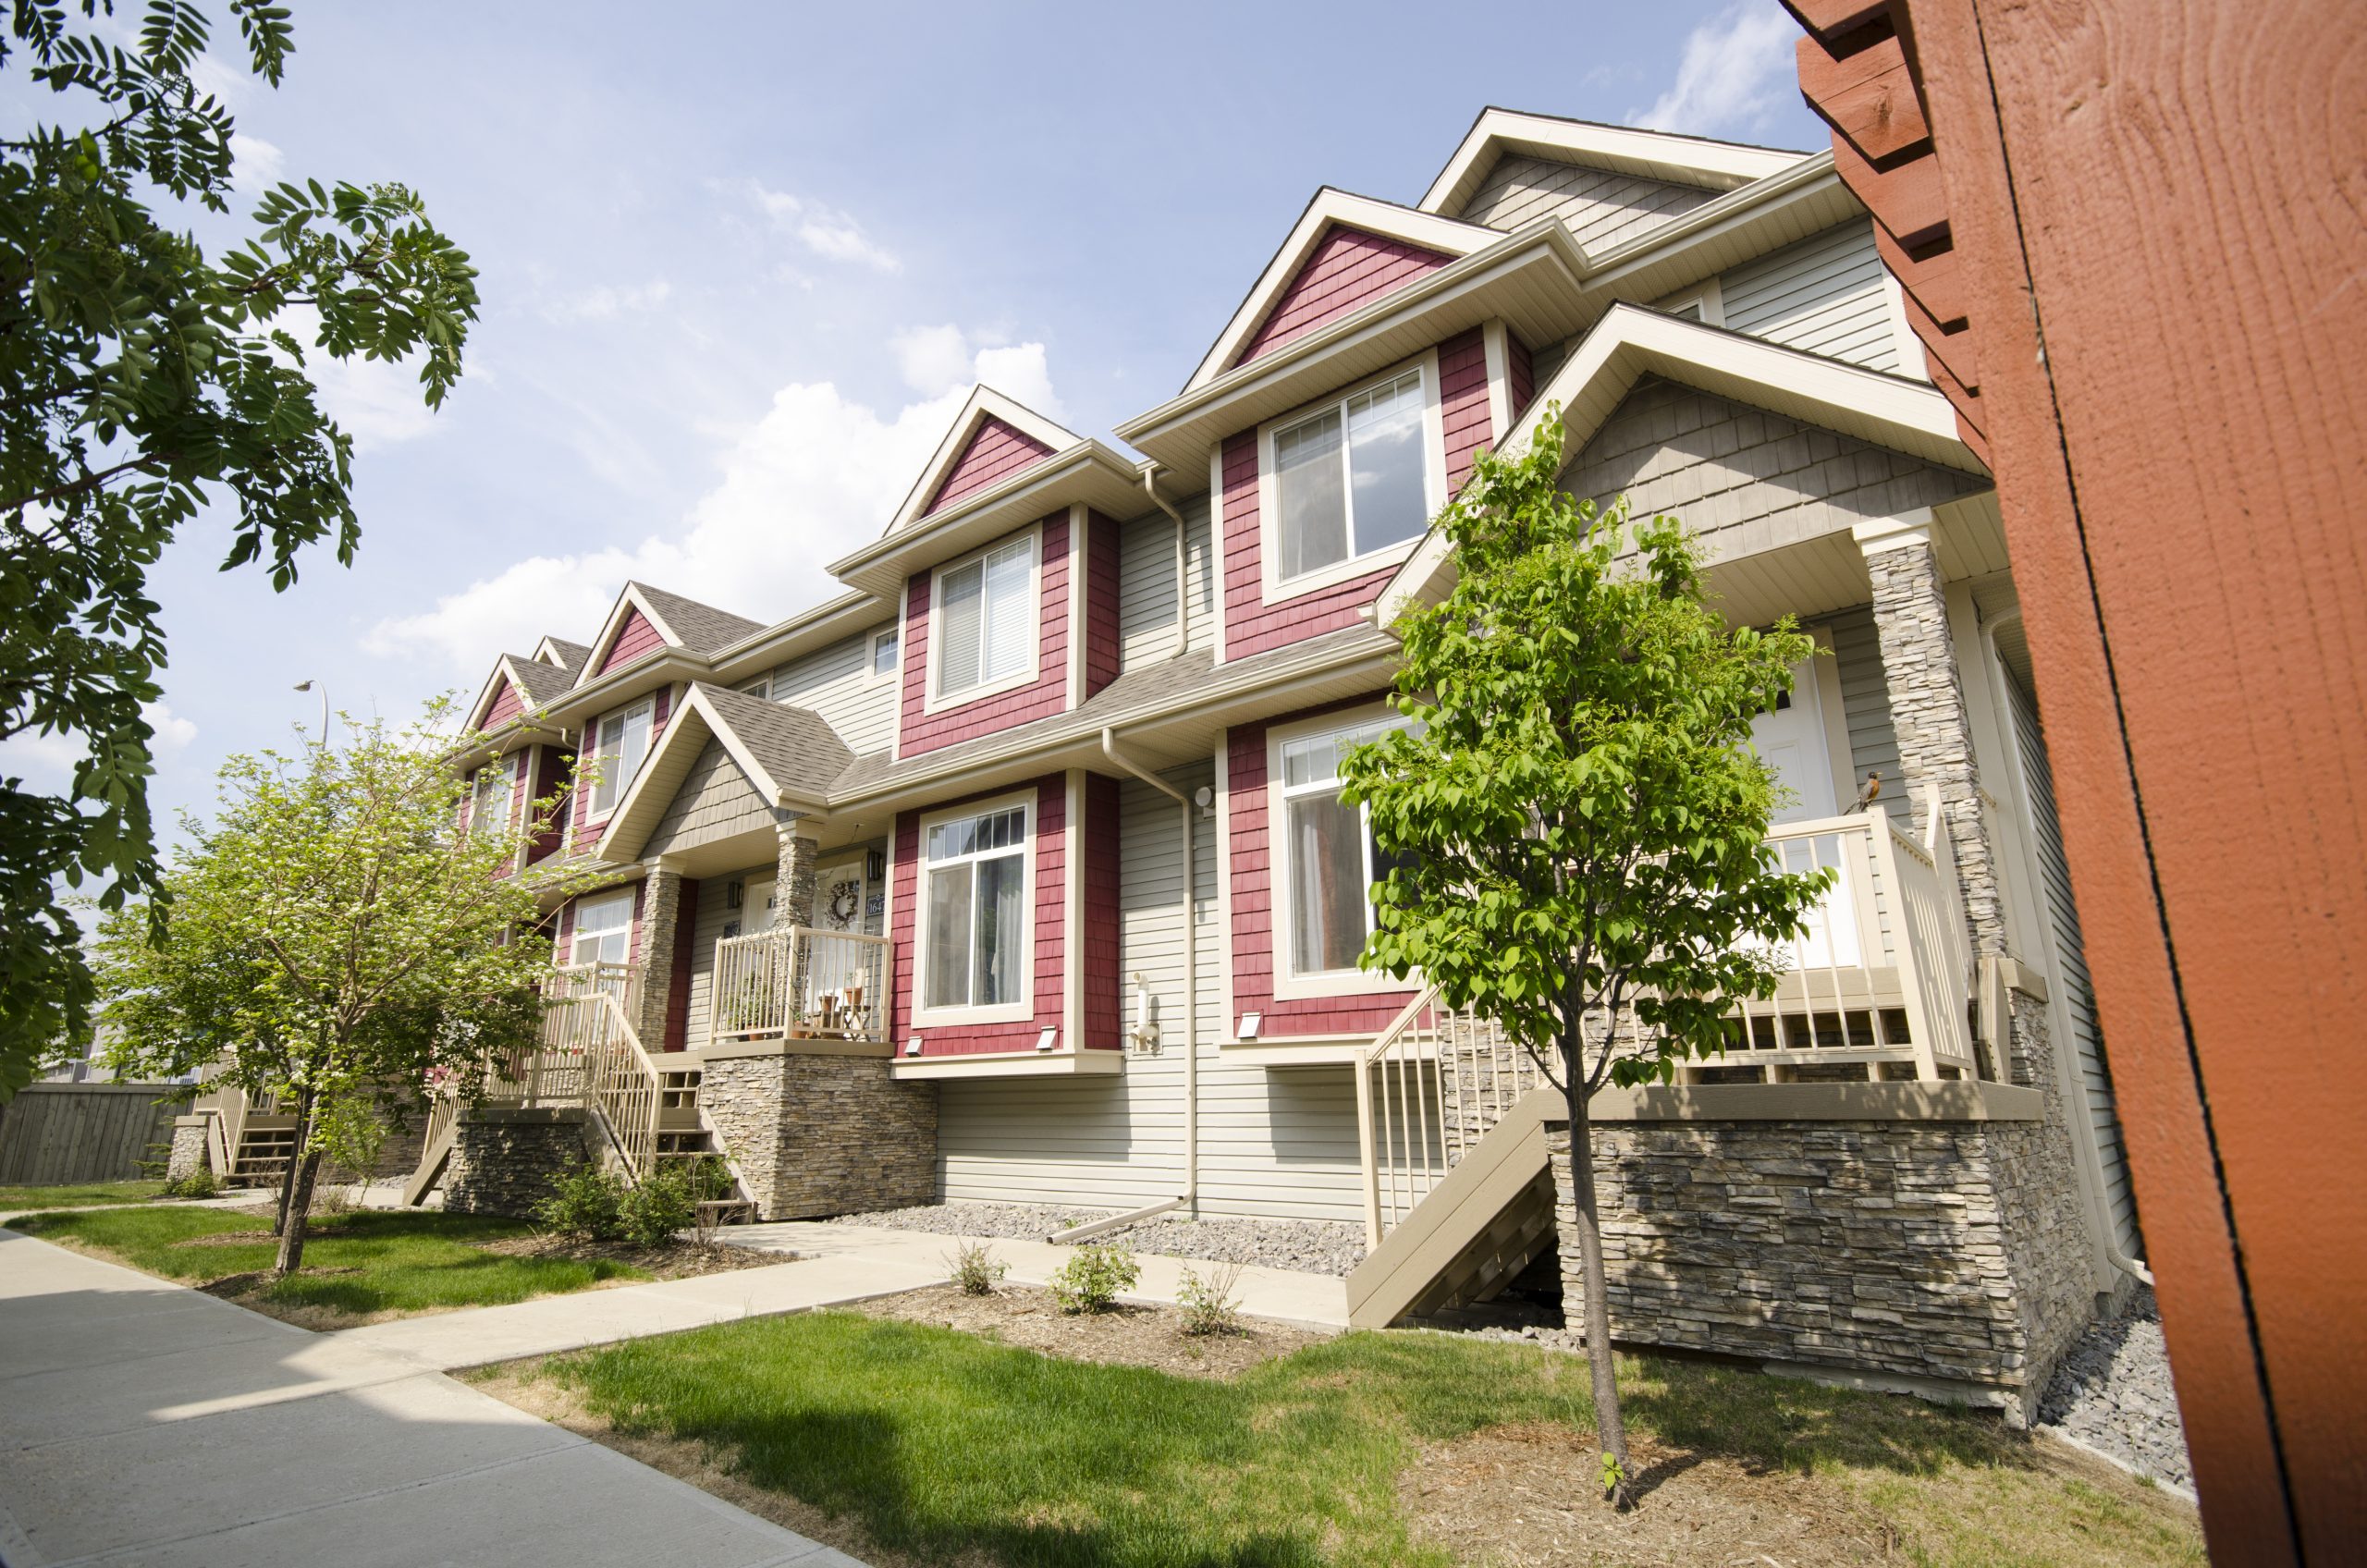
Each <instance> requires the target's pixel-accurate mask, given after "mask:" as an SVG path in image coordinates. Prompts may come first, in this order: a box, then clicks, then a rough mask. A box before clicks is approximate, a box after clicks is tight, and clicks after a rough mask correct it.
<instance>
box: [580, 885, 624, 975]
mask: <svg viewBox="0 0 2367 1568" xmlns="http://www.w3.org/2000/svg"><path fill="white" fill-rule="evenodd" d="M631 959H632V888H623V889H621V890H619V891H618V892H614V893H604V894H602V895H601V896H600V897H598V898H596V899H579V900H576V905H575V932H574V935H573V936H572V937H570V938H569V939H568V944H567V962H570V963H624V962H629V961H630V960H631Z"/></svg>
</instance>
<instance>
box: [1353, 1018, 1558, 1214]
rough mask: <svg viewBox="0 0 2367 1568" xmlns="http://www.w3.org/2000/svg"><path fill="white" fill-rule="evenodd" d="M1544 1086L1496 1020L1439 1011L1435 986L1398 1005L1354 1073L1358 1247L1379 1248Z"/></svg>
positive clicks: (1529, 1059)
mask: <svg viewBox="0 0 2367 1568" xmlns="http://www.w3.org/2000/svg"><path fill="white" fill-rule="evenodd" d="M1548 1086H1549V1085H1548V1084H1547V1081H1546V1078H1545V1074H1544V1072H1542V1070H1540V1069H1539V1067H1538V1065H1537V1060H1536V1059H1535V1058H1534V1057H1532V1056H1530V1055H1529V1054H1528V1051H1527V1048H1526V1047H1522V1046H1520V1045H1518V1044H1517V1043H1515V1041H1513V1040H1512V1039H1510V1038H1509V1037H1507V1036H1506V1035H1505V1034H1504V1032H1503V1030H1502V1028H1500V1027H1498V1025H1497V1023H1496V1021H1495V1020H1494V1019H1492V1018H1488V1017H1484V1016H1482V1015H1481V1014H1479V1013H1478V1012H1476V1011H1473V1010H1471V1009H1469V1008H1462V1009H1456V1008H1450V1007H1448V1006H1446V1005H1445V1004H1444V1003H1443V1002H1441V1000H1440V999H1439V992H1438V987H1437V986H1431V987H1429V989H1427V990H1425V991H1423V992H1422V994H1421V995H1419V996H1417V997H1416V998H1414V999H1413V1000H1412V1001H1410V1002H1408V1003H1406V1004H1405V1006H1404V1009H1403V1010H1402V1011H1399V1013H1398V1014H1397V1016H1396V1017H1395V1018H1394V1019H1392V1020H1391V1021H1390V1023H1389V1026H1388V1027H1387V1028H1385V1029H1383V1030H1382V1031H1381V1032H1380V1034H1379V1035H1376V1036H1374V1038H1373V1043H1372V1045H1371V1047H1369V1048H1368V1049H1367V1051H1366V1052H1365V1054H1364V1056H1363V1058H1362V1060H1360V1061H1359V1062H1358V1064H1357V1067H1356V1142H1357V1145H1358V1148H1359V1151H1360V1152H1361V1154H1362V1156H1363V1162H1364V1172H1363V1174H1364V1190H1365V1243H1366V1245H1367V1246H1368V1247H1371V1246H1378V1245H1380V1239H1381V1237H1382V1236H1384V1235H1386V1234H1388V1233H1389V1231H1391V1230H1392V1229H1393V1228H1394V1227H1395V1226H1396V1225H1397V1223H1398V1221H1400V1220H1402V1219H1404V1218H1405V1216H1406V1215H1408V1214H1411V1213H1412V1212H1413V1211H1414V1207H1415V1206H1416V1205H1417V1204H1419V1203H1420V1202H1421V1201H1422V1200H1423V1199H1424V1198H1426V1197H1428V1196H1429V1195H1430V1192H1431V1189H1433V1188H1435V1187H1436V1186H1437V1185H1438V1184H1439V1183H1440V1182H1443V1181H1445V1180H1446V1176H1447V1172H1448V1171H1450V1170H1453V1169H1454V1167H1455V1165H1456V1164H1457V1162H1459V1161H1460V1160H1461V1159H1462V1158H1463V1157H1464V1156H1465V1155H1466V1154H1468V1153H1470V1152H1471V1150H1472V1149H1473V1148H1475V1147H1477V1146H1478V1143H1479V1140H1480V1139H1482V1138H1484V1137H1486V1136H1487V1135H1488V1133H1489V1132H1490V1129H1492V1128H1493V1127H1494V1126H1495V1125H1496V1123H1498V1122H1499V1121H1502V1120H1503V1119H1504V1117H1505V1115H1506V1114H1507V1113H1509V1112H1510V1111H1511V1110H1512V1109H1513V1108H1514V1107H1515V1105H1517V1104H1519V1103H1520V1099H1521V1096H1523V1095H1526V1094H1527V1093H1528V1092H1529V1091H1530V1090H1532V1089H1538V1088H1544V1087H1548Z"/></svg>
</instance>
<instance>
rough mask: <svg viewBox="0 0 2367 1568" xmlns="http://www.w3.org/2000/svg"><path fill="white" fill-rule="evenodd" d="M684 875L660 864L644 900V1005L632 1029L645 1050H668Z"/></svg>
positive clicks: (644, 890) (652, 870)
mask: <svg viewBox="0 0 2367 1568" xmlns="http://www.w3.org/2000/svg"><path fill="white" fill-rule="evenodd" d="M682 913H683V911H682V874H681V872H679V871H676V870H674V869H672V868H670V867H669V866H668V865H667V864H666V863H665V862H664V861H659V862H658V863H657V864H656V865H655V866H653V867H651V868H650V873H649V878H648V881H647V882H646V883H644V886H643V888H642V898H641V960H640V969H641V1004H640V1007H639V1009H638V1010H637V1011H636V1013H635V1016H634V1018H633V1030H634V1032H635V1033H636V1034H638V1035H640V1036H641V1044H642V1048H643V1049H644V1050H651V1051H659V1050H664V1049H665V1048H666V1009H667V1004H668V1002H669V1001H671V1000H672V998H673V989H674V930H675V927H676V926H677V925H680V924H681V918H682Z"/></svg>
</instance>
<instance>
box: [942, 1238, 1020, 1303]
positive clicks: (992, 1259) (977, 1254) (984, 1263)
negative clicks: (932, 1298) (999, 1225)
mask: <svg viewBox="0 0 2367 1568" xmlns="http://www.w3.org/2000/svg"><path fill="white" fill-rule="evenodd" d="M945 1262H946V1266H947V1267H948V1268H951V1269H952V1270H953V1282H954V1283H955V1284H957V1285H959V1286H961V1287H962V1293H963V1295H970V1296H990V1295H992V1294H994V1293H995V1284H996V1282H997V1281H998V1280H1001V1278H1002V1277H1003V1276H1004V1275H1005V1274H1008V1273H1010V1272H1011V1266H1010V1265H1009V1264H1007V1263H1003V1262H1001V1261H1000V1260H999V1259H997V1258H996V1256H995V1254H994V1249H993V1248H992V1247H989V1246H988V1245H987V1243H984V1242H963V1243H960V1244H959V1245H957V1246H955V1247H954V1249H953V1250H952V1251H951V1252H950V1253H948V1254H946V1255H945Z"/></svg>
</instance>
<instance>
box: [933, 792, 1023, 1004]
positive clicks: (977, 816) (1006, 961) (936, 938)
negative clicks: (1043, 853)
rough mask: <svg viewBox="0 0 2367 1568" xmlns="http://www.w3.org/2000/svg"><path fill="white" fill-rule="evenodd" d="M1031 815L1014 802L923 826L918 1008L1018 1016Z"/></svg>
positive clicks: (1021, 989) (1020, 999)
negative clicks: (1003, 1012)
mask: <svg viewBox="0 0 2367 1568" xmlns="http://www.w3.org/2000/svg"><path fill="white" fill-rule="evenodd" d="M1033 815H1034V812H1033V809H1032V808H1031V807H1030V806H1029V805H1027V804H1026V803H1025V802H1018V803H1013V804H998V805H996V806H994V807H993V808H991V809H989V810H987V811H975V810H973V811H964V812H963V813H961V814H960V815H954V816H948V817H943V818H940V819H938V820H935V821H932V822H928V823H926V824H924V826H923V843H922V849H921V857H922V871H923V875H924V878H925V881H926V888H925V890H924V892H923V894H922V900H923V904H924V907H923V909H922V912H921V918H922V937H921V964H920V967H921V975H922V980H921V1005H922V1007H923V1008H925V1009H927V1010H930V1011H939V1010H946V1009H961V1010H964V1011H967V1012H968V1013H970V1014H971V1015H972V1016H979V1014H978V1011H977V1010H980V1009H1007V1010H1010V1011H1012V1013H1013V1014H1014V1015H1024V1009H1025V1006H1026V1003H1027V962H1028V960H1027V954H1028V949H1029V940H1028V923H1029V901H1030V900H1029V899H1028V894H1027V887H1028V857H1029V846H1028V824H1029V819H1030V818H1031V817H1032V816H1033Z"/></svg>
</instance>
